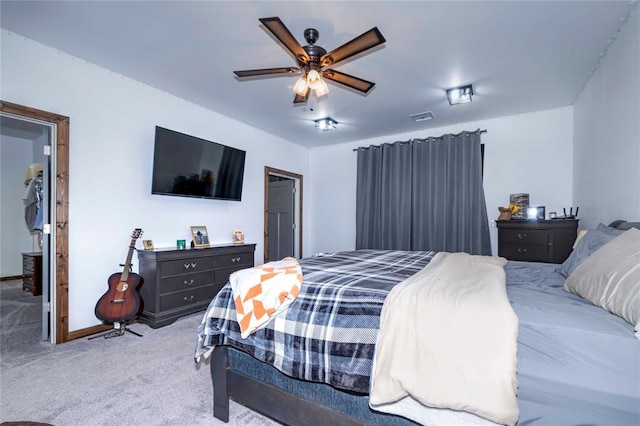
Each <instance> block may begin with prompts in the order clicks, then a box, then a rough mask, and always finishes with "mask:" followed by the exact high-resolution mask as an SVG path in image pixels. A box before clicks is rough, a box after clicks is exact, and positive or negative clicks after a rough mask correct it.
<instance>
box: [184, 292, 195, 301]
mask: <svg viewBox="0 0 640 426" xmlns="http://www.w3.org/2000/svg"><path fill="white" fill-rule="evenodd" d="M184 300H185V301H186V302H191V301H192V300H193V294H192V295H191V296H189V297H187V296H185V297H184Z"/></svg>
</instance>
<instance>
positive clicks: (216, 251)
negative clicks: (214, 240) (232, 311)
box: [138, 244, 256, 328]
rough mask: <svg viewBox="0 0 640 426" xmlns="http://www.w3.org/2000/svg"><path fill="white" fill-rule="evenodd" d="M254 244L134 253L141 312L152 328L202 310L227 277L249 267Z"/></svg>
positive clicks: (145, 321)
mask: <svg viewBox="0 0 640 426" xmlns="http://www.w3.org/2000/svg"><path fill="white" fill-rule="evenodd" d="M255 249H256V245H255V244H242V245H217V246H211V247H207V248H197V249H186V250H177V249H164V250H163V249H156V250H142V251H138V261H139V269H140V276H142V279H143V283H142V287H141V288H140V296H141V297H142V304H143V311H142V314H141V315H140V319H139V321H140V322H142V323H145V324H148V325H149V326H151V327H152V328H158V327H162V326H165V325H168V324H171V323H172V322H174V321H175V320H176V319H178V318H179V317H181V316H183V315H187V314H190V313H193V312H197V311H201V310H203V309H206V307H207V306H208V305H209V302H210V301H211V299H213V296H215V295H216V294H217V293H218V291H220V289H221V288H222V287H223V286H224V285H225V284H226V283H227V281H228V280H229V275H230V274H231V273H232V272H235V271H237V270H240V269H244V268H250V267H252V266H253V257H254V251H255Z"/></svg>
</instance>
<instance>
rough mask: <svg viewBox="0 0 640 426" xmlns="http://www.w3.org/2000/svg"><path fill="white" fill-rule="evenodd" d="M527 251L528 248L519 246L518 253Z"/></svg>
mask: <svg viewBox="0 0 640 426" xmlns="http://www.w3.org/2000/svg"><path fill="white" fill-rule="evenodd" d="M526 252H527V249H526V248H518V253H520V254H525V253H526Z"/></svg>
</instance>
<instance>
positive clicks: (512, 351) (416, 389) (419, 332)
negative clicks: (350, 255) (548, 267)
mask: <svg viewBox="0 0 640 426" xmlns="http://www.w3.org/2000/svg"><path fill="white" fill-rule="evenodd" d="M505 263H506V260H505V259H503V258H500V257H489V256H472V255H469V254H466V253H444V252H443V253H438V254H437V255H436V256H435V257H434V258H433V260H432V261H431V262H430V263H429V264H428V265H427V266H426V267H425V268H424V269H423V270H422V271H420V272H418V273H417V274H415V275H413V276H411V277H409V278H407V279H406V280H405V281H403V282H402V283H400V284H398V285H397V286H395V287H394V288H393V289H392V290H391V292H390V293H389V295H388V296H387V298H386V299H385V302H384V306H383V308H382V313H381V317H380V335H379V337H378V342H377V345H376V353H375V358H374V366H373V374H372V377H371V392H370V395H369V403H370V406H371V408H372V409H374V410H378V411H384V412H390V413H394V414H399V415H402V416H405V417H408V418H410V419H412V420H414V421H417V422H419V423H421V424H447V425H450V424H456V425H460V424H491V422H495V423H499V424H505V425H514V424H515V423H516V422H517V420H518V416H519V410H518V403H517V400H516V395H517V386H518V384H517V378H516V367H517V358H516V355H517V337H518V317H517V316H516V314H515V312H514V311H513V308H512V307H511V304H510V303H509V300H508V298H507V291H506V284H505V281H506V279H505V272H504V268H503V267H504V264H505ZM442 408H444V410H442ZM461 410H462V411H461ZM470 413H472V414H470ZM478 416H479V417H478ZM487 420H489V421H487Z"/></svg>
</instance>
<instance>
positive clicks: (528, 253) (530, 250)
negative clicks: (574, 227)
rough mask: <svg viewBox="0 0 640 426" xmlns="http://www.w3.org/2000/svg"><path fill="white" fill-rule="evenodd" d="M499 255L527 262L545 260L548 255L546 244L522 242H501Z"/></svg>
mask: <svg viewBox="0 0 640 426" xmlns="http://www.w3.org/2000/svg"><path fill="white" fill-rule="evenodd" d="M498 255H499V256H501V257H504V258H506V259H511V260H526V261H529V262H545V261H546V259H547V258H548V256H549V249H548V247H547V246H534V245H523V244H508V243H506V244H501V245H500V253H498Z"/></svg>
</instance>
